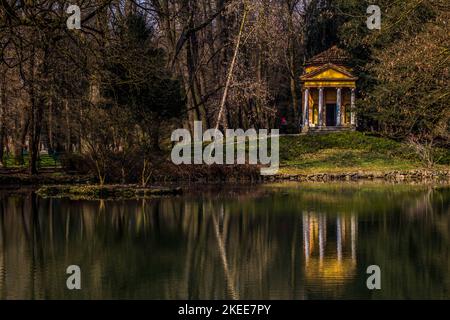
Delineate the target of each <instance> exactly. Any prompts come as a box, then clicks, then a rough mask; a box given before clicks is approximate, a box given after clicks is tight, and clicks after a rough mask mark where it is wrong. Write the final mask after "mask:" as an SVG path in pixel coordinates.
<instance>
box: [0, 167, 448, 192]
mask: <svg viewBox="0 0 450 320" xmlns="http://www.w3.org/2000/svg"><path fill="white" fill-rule="evenodd" d="M374 180H377V181H386V182H416V183H420V182H423V183H429V182H450V169H412V170H379V171H363V170H355V171H347V172H320V171H318V172H311V173H281V174H276V175H271V176H258V177H254V176H252V177H250V178H249V177H248V176H245V175H244V176H238V177H232V178H230V179H217V178H216V179H214V178H209V177H199V178H194V179H174V178H173V177H167V178H166V179H156V180H155V181H151V183H149V185H152V184H153V185H154V186H173V185H175V184H193V185H195V184H249V183H250V184H262V183H273V182H285V181H297V182H311V183H317V182H340V181H342V182H349V181H350V182H351V181H355V182H357V181H374ZM52 185H53V186H54V185H65V186H83V185H84V186H99V184H98V183H97V181H96V178H95V177H94V176H89V175H77V174H64V173H62V172H52V173H48V172H47V173H42V174H39V175H36V176H30V175H28V174H25V173H11V174H5V173H0V188H6V189H10V188H21V187H42V186H52ZM104 186H124V187H133V188H135V189H142V188H143V187H142V186H141V185H138V184H136V183H125V184H121V183H116V182H112V183H107V184H105V185H104Z"/></svg>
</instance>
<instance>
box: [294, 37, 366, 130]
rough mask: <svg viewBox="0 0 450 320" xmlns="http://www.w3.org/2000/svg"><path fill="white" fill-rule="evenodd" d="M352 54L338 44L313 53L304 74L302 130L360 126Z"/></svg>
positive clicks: (340, 128) (349, 128) (343, 128)
mask: <svg viewBox="0 0 450 320" xmlns="http://www.w3.org/2000/svg"><path fill="white" fill-rule="evenodd" d="M348 61H349V56H348V55H347V53H346V52H345V51H343V50H342V49H339V48H338V47H336V46H334V47H331V48H330V49H328V50H326V51H324V52H322V53H320V54H318V55H316V56H314V57H312V58H311V59H310V60H309V61H307V63H306V65H305V71H304V73H303V75H302V76H301V77H300V80H301V83H302V88H303V95H302V96H303V99H302V100H303V112H302V114H303V116H302V123H301V128H302V132H305V133H306V132H314V131H342V130H354V129H355V128H356V114H355V90H356V80H357V79H358V78H357V77H355V76H354V75H353V74H352V69H351V68H350V67H349V66H348Z"/></svg>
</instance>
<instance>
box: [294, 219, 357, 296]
mask: <svg viewBox="0 0 450 320" xmlns="http://www.w3.org/2000/svg"><path fill="white" fill-rule="evenodd" d="M357 238H358V225H357V218H356V216H355V215H354V214H352V215H340V216H336V217H331V216H327V215H325V214H321V213H314V212H304V213H303V250H304V258H305V259H304V261H305V279H306V282H307V283H308V284H310V285H318V286H321V287H322V288H323V287H327V286H330V287H333V289H335V288H334V287H336V286H338V285H341V284H344V283H345V282H346V280H350V279H352V278H354V277H355V276H356V242H357Z"/></svg>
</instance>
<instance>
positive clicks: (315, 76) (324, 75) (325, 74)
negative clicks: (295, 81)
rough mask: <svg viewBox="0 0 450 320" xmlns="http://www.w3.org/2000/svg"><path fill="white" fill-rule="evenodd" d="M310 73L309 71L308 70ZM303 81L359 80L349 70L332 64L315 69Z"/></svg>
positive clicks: (302, 77) (303, 77)
mask: <svg viewBox="0 0 450 320" xmlns="http://www.w3.org/2000/svg"><path fill="white" fill-rule="evenodd" d="M308 71H309V70H308ZM300 79H301V80H303V81H311V80H321V81H324V80H333V81H336V80H343V81H356V80H357V78H356V77H355V76H354V75H353V74H351V73H350V72H349V71H348V70H347V69H345V68H343V67H340V66H336V65H333V64H331V63H328V64H325V65H323V66H321V67H318V68H314V69H313V70H311V71H309V72H307V73H306V74H304V75H303V76H301V78H300Z"/></svg>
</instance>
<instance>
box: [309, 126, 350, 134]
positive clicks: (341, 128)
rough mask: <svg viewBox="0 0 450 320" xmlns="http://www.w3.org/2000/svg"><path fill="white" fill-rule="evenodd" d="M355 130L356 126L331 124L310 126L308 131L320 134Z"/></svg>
mask: <svg viewBox="0 0 450 320" xmlns="http://www.w3.org/2000/svg"><path fill="white" fill-rule="evenodd" d="M349 131H355V127H354V126H329V127H309V128H308V130H307V131H306V133H311V134H320V133H331V132H349Z"/></svg>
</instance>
